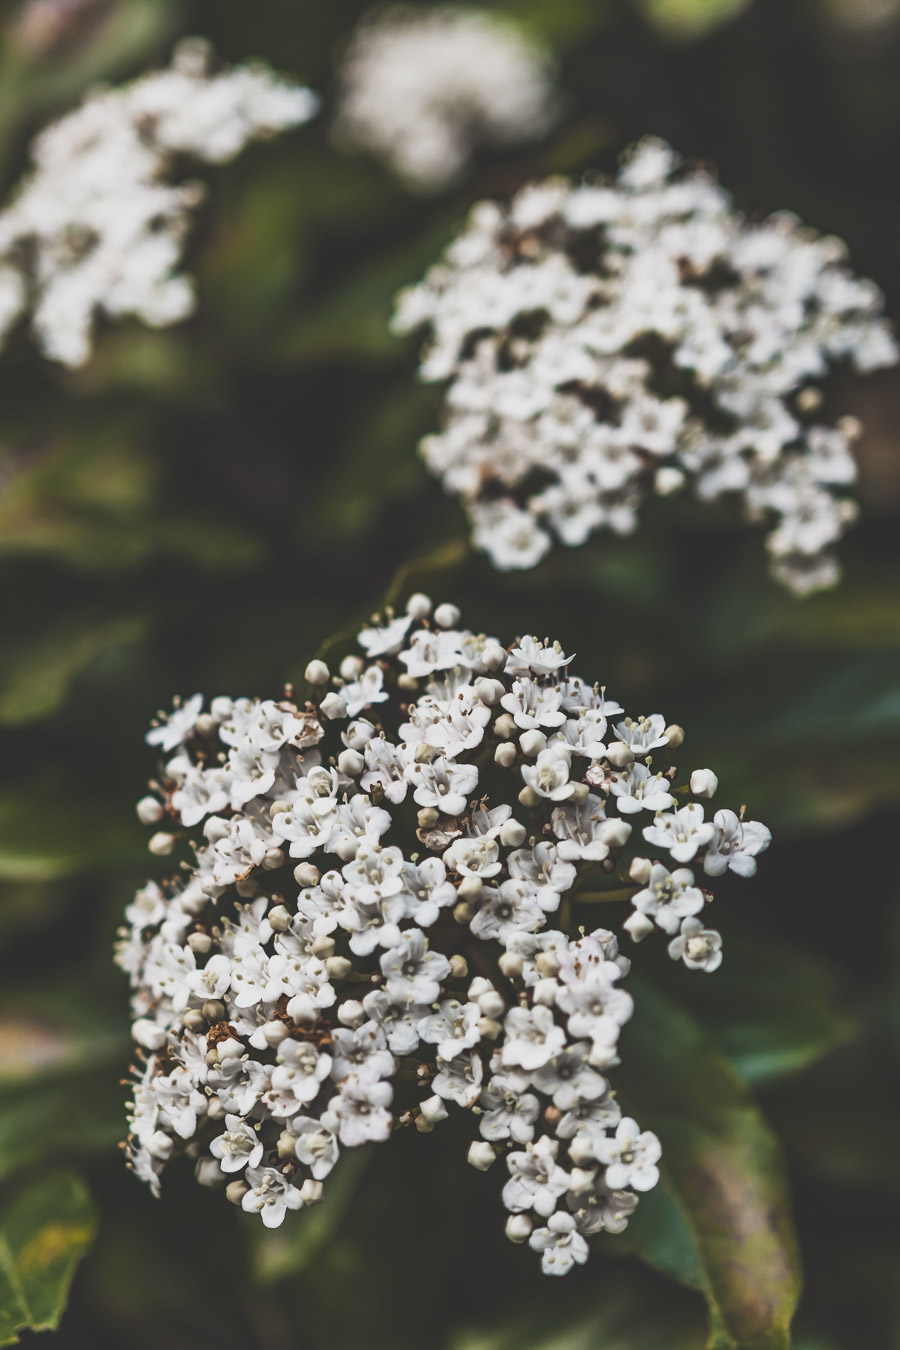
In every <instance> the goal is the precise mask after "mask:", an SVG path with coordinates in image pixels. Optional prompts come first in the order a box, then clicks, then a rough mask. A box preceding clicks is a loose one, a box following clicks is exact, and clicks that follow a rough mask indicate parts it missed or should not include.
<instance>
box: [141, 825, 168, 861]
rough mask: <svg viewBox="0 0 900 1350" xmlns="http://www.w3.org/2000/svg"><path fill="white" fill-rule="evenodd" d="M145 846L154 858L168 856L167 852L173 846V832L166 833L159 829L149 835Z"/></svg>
mask: <svg viewBox="0 0 900 1350" xmlns="http://www.w3.org/2000/svg"><path fill="white" fill-rule="evenodd" d="M147 848H148V849H149V850H150V852H151V853H152V854H153V856H154V857H155V858H168V856H169V854H170V853H171V852H172V850H173V849H174V848H175V836H174V834H167V833H166V832H165V831H164V830H159V831H158V832H157V833H156V834H154V835H151V837H150V842H149V843H148V844H147Z"/></svg>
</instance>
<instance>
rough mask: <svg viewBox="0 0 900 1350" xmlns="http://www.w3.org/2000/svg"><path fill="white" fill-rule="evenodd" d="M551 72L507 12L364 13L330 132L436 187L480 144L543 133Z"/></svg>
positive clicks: (551, 114)
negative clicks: (366, 15) (506, 16)
mask: <svg viewBox="0 0 900 1350" xmlns="http://www.w3.org/2000/svg"><path fill="white" fill-rule="evenodd" d="M553 76H554V71H553V65H552V62H551V61H550V59H549V57H548V56H547V55H546V54H545V53H544V52H543V51H541V50H540V49H539V48H538V47H536V46H535V45H534V44H533V43H532V42H531V41H530V40H529V39H528V38H526V36H525V35H524V33H523V32H522V31H521V30H520V29H519V27H518V26H517V25H516V24H514V23H513V22H512V21H511V20H509V19H507V18H505V17H502V16H500V15H497V14H491V13H489V12H488V11H485V10H479V9H472V8H468V7H466V6H456V5H438V6H435V7H433V8H428V9H422V8H418V7H412V6H409V5H396V6H392V7H390V8H389V9H386V10H380V11H376V12H374V13H373V14H371V15H370V16H369V17H367V18H365V19H363V21H362V23H361V24H360V26H359V27H358V29H357V30H356V32H355V34H354V35H353V37H352V38H351V40H350V43H349V44H348V46H347V49H346V51H345V53H344V55H343V58H342V61H341V66H340V70H339V90H338V100H339V101H338V113H337V117H336V119H335V124H334V134H335V138H336V140H337V142H338V143H339V144H341V145H346V146H359V147H361V148H363V149H365V150H369V151H371V152H372V153H374V154H376V155H378V156H379V157H380V158H382V159H384V160H386V161H387V163H388V164H390V166H391V168H392V169H393V170H394V171H395V172H396V173H397V174H398V175H399V176H400V177H401V178H402V179H403V180H404V181H405V183H406V184H407V186H408V187H410V188H412V189H414V190H417V191H420V192H433V191H437V190H439V189H441V188H444V187H447V186H448V185H450V184H452V183H453V182H455V181H456V180H457V179H458V178H459V177H460V176H461V174H462V172H463V170H464V169H465V167H466V165H467V164H468V162H469V159H470V158H471V155H472V153H473V151H474V150H475V149H476V147H477V146H479V145H489V146H495V147H502V146H507V145H516V144H519V143H521V142H523V141H528V140H532V139H536V138H538V137H540V136H542V135H543V134H544V133H545V132H546V131H547V130H549V128H550V127H551V126H552V125H553V122H554V121H555V118H556V113H557V99H556V95H555V89H554V80H553Z"/></svg>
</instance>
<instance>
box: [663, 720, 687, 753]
mask: <svg viewBox="0 0 900 1350" xmlns="http://www.w3.org/2000/svg"><path fill="white" fill-rule="evenodd" d="M663 735H664V736H667V737H668V740H669V749H670V750H677V749H678V747H679V746H680V745H684V727H680V726H679V725H678V723H677V722H673V723H672V725H671V726H669V727H666V729H665V731H664V732H663Z"/></svg>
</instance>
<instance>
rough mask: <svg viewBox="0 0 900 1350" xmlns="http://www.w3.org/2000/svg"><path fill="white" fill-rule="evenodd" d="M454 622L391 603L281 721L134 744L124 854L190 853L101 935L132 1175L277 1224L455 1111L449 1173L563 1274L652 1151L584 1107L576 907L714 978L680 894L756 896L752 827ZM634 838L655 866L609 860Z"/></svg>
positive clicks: (707, 788) (606, 1055) (561, 679)
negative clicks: (109, 956)
mask: <svg viewBox="0 0 900 1350" xmlns="http://www.w3.org/2000/svg"><path fill="white" fill-rule="evenodd" d="M459 618H460V615H459V611H458V610H457V609H456V608H455V607H454V606H452V605H446V604H445V605H439V606H438V607H437V608H436V609H434V610H433V611H432V605H431V602H430V600H429V599H428V598H427V597H426V596H423V595H421V594H418V595H414V596H413V597H412V598H411V599H410V601H409V604H408V607H407V611H406V612H405V613H404V614H402V615H399V616H395V615H394V614H393V612H389V613H388V614H387V616H386V618H385V619H384V620H383V621H382V620H377V621H375V626H373V627H371V628H366V629H364V630H363V631H362V632H361V633H360V634H359V644H360V647H361V648H362V650H363V651H364V653H365V658H361V657H359V656H357V655H349V656H347V657H345V658H344V659H343V660H342V661H341V664H340V674H339V675H338V676H334V677H332V676H331V674H330V672H329V669H328V667H327V666H326V665H325V664H324V663H323V662H322V661H313V662H312V663H311V664H310V665H309V666H308V668H307V672H306V677H307V680H308V682H309V699H308V701H305V702H301V701H299V700H298V699H297V698H296V697H295V696H294V694H293V691H292V690H290V689H288V690H286V691H285V695H284V697H283V698H282V699H280V700H264V701H257V700H254V699H248V698H243V699H237V700H234V701H233V700H232V699H230V698H216V699H214V700H213V701H212V703H211V705H210V707H209V710H208V711H206V712H204V711H203V703H202V699H201V697H200V696H199V695H197V696H195V697H194V698H192V699H190V700H188V701H187V702H185V703H184V704H183V705H182V704H179V705H178V706H176V708H175V710H174V711H173V712H172V713H171V714H170V715H169V716H165V717H162V718H161V720H160V722H159V723H158V724H157V725H156V726H155V727H154V729H153V730H152V731H151V732H150V733H149V735H148V737H147V739H148V741H149V742H150V743H151V745H154V746H157V747H158V748H159V750H160V751H161V752H162V753H163V754H164V756H165V763H164V768H163V770H162V773H161V777H160V780H159V781H158V782H156V783H154V784H152V788H153V794H152V795H150V796H148V797H145V798H144V799H142V801H141V802H140V803H139V804H138V814H139V816H140V817H141V819H142V820H143V821H144V822H145V823H147V824H152V825H156V826H157V827H159V828H157V831H156V833H155V834H154V835H153V837H152V839H151V841H150V848H151V851H152V852H153V853H155V854H157V855H160V856H167V855H169V854H171V853H172V852H173V849H174V847H175V845H176V842H177V840H176V834H175V833H173V831H176V830H179V829H180V827H185V828H186V829H188V830H189V829H191V828H192V827H195V826H199V825H200V824H201V823H202V837H201V838H199V839H196V840H195V841H194V842H193V845H192V847H193V850H194V860H193V862H192V863H191V864H190V865H188V863H187V862H184V863H182V870H181V872H180V874H176V875H174V876H172V877H171V878H170V879H169V880H167V881H165V882H164V883H163V884H162V885H157V884H156V883H153V882H151V883H150V884H148V885H147V886H145V887H144V888H143V889H142V890H141V891H139V892H138V894H137V895H136V896H135V898H134V900H133V902H132V904H131V905H130V907H129V908H128V909H127V911H126V919H127V926H126V927H125V928H123V929H122V930H121V933H120V942H119V946H118V948H117V960H118V962H119V964H120V965H121V966H122V967H123V968H124V969H125V970H126V971H127V972H128V974H129V975H130V978H131V983H132V988H133V991H134V992H133V1012H134V1018H135V1021H134V1025H133V1033H134V1038H135V1040H136V1042H137V1044H138V1046H139V1047H140V1050H139V1057H140V1058H141V1064H140V1065H139V1066H138V1068H137V1069H136V1071H135V1072H136V1083H135V1087H134V1101H133V1107H132V1112H131V1135H130V1139H129V1142H128V1156H129V1159H130V1162H131V1165H132V1166H133V1168H134V1169H135V1171H136V1172H137V1174H138V1175H139V1176H140V1177H141V1178H143V1179H144V1180H145V1181H148V1182H149V1183H150V1185H151V1186H152V1187H153V1189H154V1191H158V1186H159V1181H158V1178H159V1174H160V1172H161V1171H162V1169H163V1167H164V1165H165V1163H166V1162H167V1161H168V1160H169V1158H170V1157H172V1156H173V1155H174V1154H176V1153H178V1152H181V1151H186V1152H187V1154H188V1155H189V1156H191V1157H193V1158H195V1159H196V1160H197V1162H196V1167H197V1177H198V1179H199V1180H200V1181H201V1182H202V1183H204V1184H208V1185H215V1184H217V1183H220V1184H225V1185H227V1194H228V1198H229V1199H231V1200H232V1201H233V1202H235V1203H239V1204H241V1205H242V1206H243V1208H244V1209H245V1210H248V1211H251V1212H254V1213H257V1212H258V1213H259V1214H260V1215H261V1217H262V1220H263V1222H264V1223H265V1224H266V1225H268V1226H269V1227H274V1226H276V1225H278V1224H280V1223H281V1221H282V1220H283V1218H284V1215H285V1212H286V1210H287V1209H298V1208H300V1207H301V1206H303V1205H310V1204H313V1203H315V1202H316V1201H317V1200H319V1199H320V1198H321V1196H322V1189H323V1182H324V1181H325V1179H326V1178H327V1176H328V1174H329V1173H330V1171H331V1169H332V1168H333V1167H334V1165H335V1163H336V1162H337V1160H338V1157H339V1154H340V1151H341V1149H342V1148H354V1147H356V1146H357V1145H360V1144H362V1143H364V1142H366V1141H368V1140H386V1139H387V1138H388V1137H389V1135H390V1134H391V1132H392V1130H393V1129H395V1128H399V1127H402V1126H404V1125H407V1126H408V1125H411V1124H412V1125H414V1126H415V1127H416V1128H418V1129H420V1130H422V1131H424V1132H428V1131H430V1130H431V1129H432V1128H433V1127H434V1126H435V1125H436V1124H437V1123H438V1122H440V1121H441V1120H443V1119H444V1118H445V1117H446V1116H447V1115H448V1111H449V1110H450V1109H452V1108H454V1107H459V1108H463V1109H465V1110H468V1111H470V1112H471V1113H472V1115H473V1117H474V1118H475V1120H476V1121H477V1130H478V1134H479V1135H480V1138H478V1139H476V1140H475V1142H473V1143H472V1145H471V1148H470V1150H469V1155H468V1157H469V1161H470V1162H471V1163H472V1164H473V1165H474V1166H475V1167H478V1168H481V1169H486V1168H487V1167H488V1166H490V1165H491V1164H492V1163H493V1162H494V1160H495V1159H496V1158H497V1157H498V1156H500V1155H505V1162H506V1168H507V1172H508V1178H507V1180H506V1182H505V1185H504V1187H503V1200H504V1204H505V1205H506V1208H507V1209H508V1210H509V1211H510V1213H511V1217H510V1219H509V1221H508V1224H507V1232H508V1234H509V1236H510V1237H511V1238H512V1239H513V1240H514V1241H525V1240H526V1239H527V1240H529V1241H530V1243H531V1246H532V1247H533V1248H534V1249H535V1250H537V1251H539V1252H540V1253H541V1254H542V1265H543V1269H544V1270H545V1271H546V1272H547V1273H549V1274H564V1273H565V1272H566V1271H567V1270H568V1269H570V1267H571V1266H572V1264H573V1262H582V1261H584V1260H585V1258H586V1256H587V1245H586V1241H585V1239H586V1237H587V1236H588V1235H589V1234H591V1233H596V1232H598V1231H600V1230H601V1229H605V1230H608V1231H611V1232H619V1231H621V1230H622V1229H623V1228H624V1227H625V1225H626V1222H627V1219H628V1216H629V1215H630V1214H631V1213H632V1211H633V1210H634V1208H635V1205H636V1204H637V1193H639V1192H641V1191H645V1190H648V1189H650V1188H651V1187H652V1186H653V1185H654V1184H655V1182H656V1180H657V1176H658V1172H657V1167H656V1163H657V1161H658V1159H659V1156H660V1146H659V1143H658V1141H657V1139H656V1137H655V1136H654V1135H653V1134H650V1133H648V1132H643V1133H642V1132H641V1130H640V1129H639V1127H638V1126H637V1125H636V1124H635V1122H634V1121H633V1120H632V1119H630V1118H629V1117H625V1118H623V1117H622V1113H621V1111H620V1108H619V1106H618V1104H617V1102H616V1100H615V1096H614V1094H613V1092H612V1091H611V1089H610V1085H609V1080H608V1074H609V1071H610V1070H611V1069H612V1068H614V1066H615V1065H616V1064H617V1063H618V1052H617V1044H618V1040H619V1034H620V1031H621V1028H622V1025H623V1024H624V1023H625V1022H626V1021H627V1019H628V1018H629V1016H630V1015H631V1011H632V1000H631V997H630V995H629V994H628V993H627V992H625V991H624V990H623V989H622V988H621V981H622V977H623V976H624V975H626V974H627V973H628V969H629V966H630V962H629V961H628V960H627V959H626V958H624V957H623V956H620V955H619V950H618V943H617V938H616V936H615V935H614V934H613V933H612V932H610V931H608V930H607V929H604V928H598V929H596V930H595V931H593V932H590V933H588V934H587V935H585V930H584V928H583V927H579V928H578V929H577V932H578V933H579V934H580V935H579V936H576V937H574V938H573V937H571V936H569V933H568V931H567V930H568V929H569V927H570V925H573V911H578V912H579V913H583V911H585V910H587V909H589V907H590V906H591V905H592V904H595V903H597V901H598V899H603V898H604V897H605V896H606V897H608V896H610V895H612V896H613V898H614V899H615V898H618V899H620V900H621V899H625V900H627V899H629V898H631V900H632V906H633V907H632V910H631V913H630V916H629V917H628V919H627V920H626V922H625V924H624V927H625V929H626V931H627V932H628V933H629V935H630V937H631V938H632V939H634V940H636V941H640V940H641V939H642V938H644V937H646V936H647V935H648V934H649V933H650V932H651V931H652V930H653V929H654V928H656V929H659V930H661V931H662V932H663V933H664V934H665V935H666V936H667V938H668V940H669V953H670V955H671V956H672V958H673V959H675V960H677V961H682V962H683V963H684V964H685V965H686V966H687V967H688V968H690V969H692V970H705V971H712V970H715V969H716V968H717V967H718V965H719V964H720V962H721V959H722V957H721V945H722V944H721V938H720V936H719V934H718V933H717V932H715V931H714V930H712V929H709V928H707V927H706V926H705V925H704V922H703V918H702V914H703V911H704V909H705V906H706V903H707V901H709V900H710V899H711V898H712V897H711V895H710V894H709V892H708V891H707V890H704V889H703V888H702V886H701V878H700V875H699V873H701V872H702V873H705V875H706V876H707V877H713V876H717V875H719V874H721V873H723V872H724V871H725V870H726V869H727V868H731V869H732V870H733V871H734V872H736V873H737V874H738V875H741V876H749V875H752V874H753V873H754V872H755V870H756V857H757V855H758V854H759V853H760V852H761V851H762V850H764V849H765V848H766V847H767V846H768V843H769V832H768V830H767V829H766V828H765V827H764V826H763V825H760V824H758V823H757V822H753V821H745V820H744V819H743V812H742V813H741V814H740V815H737V814H735V813H734V812H733V811H729V810H722V811H717V812H716V813H715V815H714V816H713V818H712V819H711V820H707V819H706V815H705V811H704V806H703V799H706V798H709V797H711V796H712V795H713V794H714V792H715V791H716V788H717V781H716V777H715V774H713V773H712V772H711V771H710V770H708V769H700V770H696V771H695V772H694V773H693V774H692V775H691V777H690V779H689V781H687V782H685V783H684V784H683V785H682V786H677V785H676V780H677V777H678V775H677V772H676V770H675V768H673V767H670V760H669V756H670V752H672V751H673V750H675V749H677V748H678V746H679V745H680V744H681V742H682V740H683V736H684V733H683V732H682V730H681V728H679V727H677V726H667V725H666V723H665V721H664V719H663V718H662V717H661V716H659V715H657V714H654V715H653V716H650V717H636V718H635V717H629V716H626V715H625V713H624V712H623V710H622V708H621V707H620V706H619V704H618V703H615V702H614V701H613V700H612V699H610V698H608V697H607V696H606V693H605V690H604V689H602V688H599V687H598V686H597V685H593V686H591V685H588V684H586V683H585V682H584V681H583V680H581V679H579V678H578V677H577V676H575V675H573V674H572V673H571V672H570V669H569V664H570V658H569V657H568V656H566V655H565V653H564V652H563V651H562V650H561V648H560V646H559V644H558V643H555V644H553V645H550V644H549V643H548V642H540V641H538V640H536V639H535V638H533V637H525V638H522V639H521V640H518V641H517V642H516V643H514V644H513V645H512V647H510V648H509V649H507V648H504V647H502V646H501V645H500V644H499V643H498V642H497V641H496V640H494V639H493V638H487V637H485V636H483V635H476V634H474V633H472V632H470V631H468V630H465V629H462V628H460V627H459ZM645 822H646V823H645ZM632 834H634V835H635V837H636V838H637V837H639V836H641V835H642V836H643V840H644V841H645V843H646V844H648V845H650V846H651V850H652V853H653V855H654V856H652V857H646V856H638V857H632V858H631V859H630V865H629V860H628V857H627V856H626V850H627V848H628V845H629V840H630V838H631V836H632ZM613 873H618V875H619V878H620V882H619V884H618V887H617V889H616V890H615V892H612V891H610V887H609V885H607V884H606V883H608V882H609V880H610V877H611V874H613ZM629 881H630V882H631V883H632V884H630V885H627V886H626V889H625V892H624V895H623V890H622V885H621V883H622V882H625V883H628V882H629ZM598 888H599V889H598ZM552 917H556V919H557V926H551V923H550V921H551V918H552Z"/></svg>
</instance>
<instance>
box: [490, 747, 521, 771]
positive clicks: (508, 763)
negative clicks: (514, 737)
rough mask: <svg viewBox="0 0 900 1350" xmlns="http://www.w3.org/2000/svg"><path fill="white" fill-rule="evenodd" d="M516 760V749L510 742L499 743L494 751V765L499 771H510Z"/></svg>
mask: <svg viewBox="0 0 900 1350" xmlns="http://www.w3.org/2000/svg"><path fill="white" fill-rule="evenodd" d="M516 759H517V755H516V747H515V746H514V745H513V743H512V741H501V742H500V744H499V745H498V746H497V749H496V750H495V751H494V763H495V764H499V765H500V768H501V769H511V768H512V766H513V765H514V764H515V762H516Z"/></svg>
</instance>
